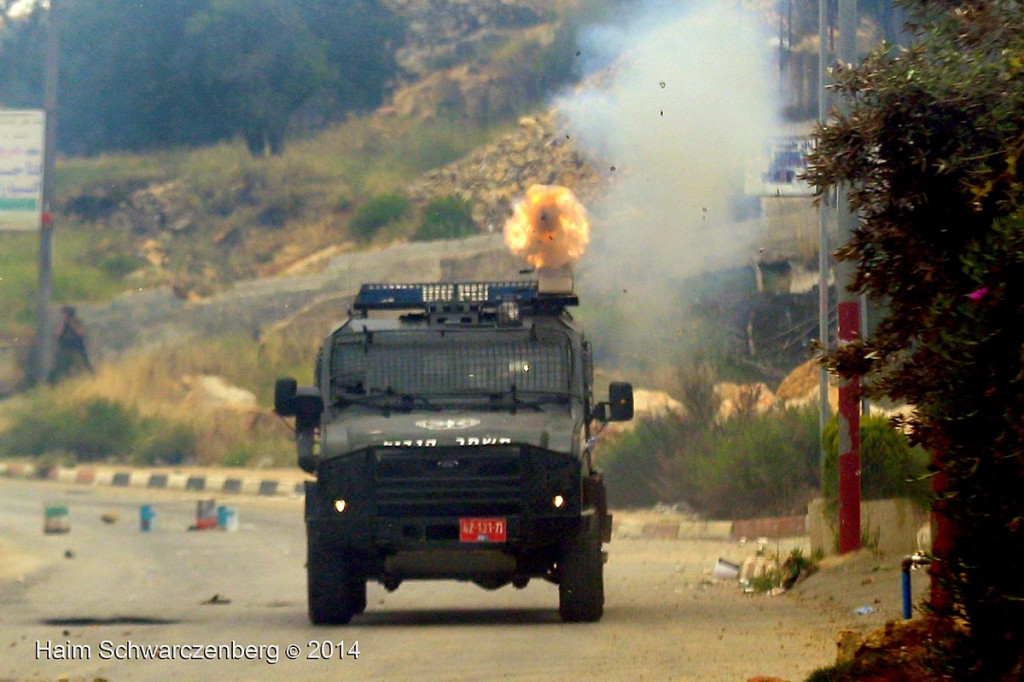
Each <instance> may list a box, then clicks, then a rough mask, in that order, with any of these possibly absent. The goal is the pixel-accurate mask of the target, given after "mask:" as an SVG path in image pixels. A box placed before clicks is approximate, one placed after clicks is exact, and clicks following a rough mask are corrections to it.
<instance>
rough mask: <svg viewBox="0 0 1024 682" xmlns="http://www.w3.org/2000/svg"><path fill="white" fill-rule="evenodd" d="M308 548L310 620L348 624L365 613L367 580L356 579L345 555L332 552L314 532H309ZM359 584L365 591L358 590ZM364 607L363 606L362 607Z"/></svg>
mask: <svg viewBox="0 0 1024 682" xmlns="http://www.w3.org/2000/svg"><path fill="white" fill-rule="evenodd" d="M306 550H307V551H306V588H307V592H308V601H309V620H310V622H312V623H313V625H345V624H346V623H348V622H349V620H351V619H352V616H353V615H355V614H356V613H362V609H365V608H366V581H357V580H354V579H353V578H352V577H351V576H350V566H349V562H348V561H346V560H345V558H344V555H343V554H342V553H341V552H339V551H333V552H332V551H330V550H329V548H327V547H324V546H323V545H322V544H321V543H320V542H319V541H318V540H317V539H316V538H314V537H313V535H312V534H308V535H307V540H306ZM357 584H361V585H362V588H363V589H362V591H361V592H360V591H359V590H358V589H355V586H356V585H357ZM360 595H362V599H361V600H360V598H359V597H360ZM360 601H361V603H360ZM360 606H361V607H362V609H360V608H358V607H360Z"/></svg>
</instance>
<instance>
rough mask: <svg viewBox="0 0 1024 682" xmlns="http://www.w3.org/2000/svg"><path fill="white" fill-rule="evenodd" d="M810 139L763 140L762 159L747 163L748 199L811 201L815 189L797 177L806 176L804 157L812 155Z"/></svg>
mask: <svg viewBox="0 0 1024 682" xmlns="http://www.w3.org/2000/svg"><path fill="white" fill-rule="evenodd" d="M814 145H815V140H814V138H813V137H811V136H809V135H785V136H782V137H773V138H770V139H768V140H765V142H764V145H763V147H762V149H761V155H760V156H759V157H758V158H756V159H750V160H749V161H748V162H747V170H746V178H745V181H744V189H745V191H746V194H747V195H748V196H761V197H810V196H814V188H813V187H811V186H810V184H808V182H807V181H806V180H804V179H802V178H801V177H800V176H801V175H802V174H803V173H806V172H807V155H808V154H810V153H811V152H812V151H814Z"/></svg>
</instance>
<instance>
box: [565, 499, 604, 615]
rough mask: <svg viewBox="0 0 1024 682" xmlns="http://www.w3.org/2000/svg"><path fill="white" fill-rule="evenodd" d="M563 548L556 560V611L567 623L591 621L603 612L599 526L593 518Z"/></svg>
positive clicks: (602, 566) (602, 562) (602, 563)
mask: <svg viewBox="0 0 1024 682" xmlns="http://www.w3.org/2000/svg"><path fill="white" fill-rule="evenodd" d="M589 521H590V522H589V523H588V524H587V525H586V526H585V527H584V528H582V529H581V530H580V531H579V533H578V534H577V535H576V537H574V538H573V539H572V540H570V541H569V542H568V543H567V544H566V546H565V549H564V550H563V553H562V560H561V562H559V566H560V571H559V572H560V574H561V581H560V582H559V585H558V613H559V614H560V615H561V616H562V620H564V621H565V622H567V623H593V622H595V621H598V620H601V616H602V614H603V613H604V561H603V560H602V557H601V526H600V523H598V521H597V519H596V518H591V519H590V520H589Z"/></svg>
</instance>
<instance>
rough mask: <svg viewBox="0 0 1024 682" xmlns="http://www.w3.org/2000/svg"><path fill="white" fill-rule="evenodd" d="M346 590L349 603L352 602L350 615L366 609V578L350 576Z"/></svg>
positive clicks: (355, 614)
mask: <svg viewBox="0 0 1024 682" xmlns="http://www.w3.org/2000/svg"><path fill="white" fill-rule="evenodd" d="M348 592H349V603H351V604H352V615H354V616H357V615H359V614H360V613H363V612H364V611H366V579H365V578H355V577H353V578H350V579H349V583H348Z"/></svg>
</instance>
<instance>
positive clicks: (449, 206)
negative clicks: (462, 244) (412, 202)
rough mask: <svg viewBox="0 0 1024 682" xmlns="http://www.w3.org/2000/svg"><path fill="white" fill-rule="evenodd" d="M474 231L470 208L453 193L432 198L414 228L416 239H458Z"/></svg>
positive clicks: (474, 224)
mask: <svg viewBox="0 0 1024 682" xmlns="http://www.w3.org/2000/svg"><path fill="white" fill-rule="evenodd" d="M475 232H476V223H474V222H473V214H472V209H471V208H470V206H469V202H467V201H466V200H465V199H463V198H462V197H458V196H455V195H452V196H447V197H442V198H440V199H434V200H433V201H431V202H430V203H428V204H427V205H426V207H425V208H424V209H423V218H422V220H421V221H420V226H419V228H418V229H417V230H416V239H418V240H422V241H426V240H430V239H459V238H461V237H468V236H470V235H472V234H474V233H475Z"/></svg>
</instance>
